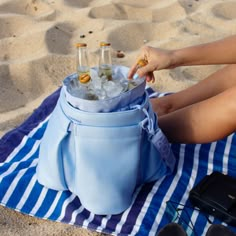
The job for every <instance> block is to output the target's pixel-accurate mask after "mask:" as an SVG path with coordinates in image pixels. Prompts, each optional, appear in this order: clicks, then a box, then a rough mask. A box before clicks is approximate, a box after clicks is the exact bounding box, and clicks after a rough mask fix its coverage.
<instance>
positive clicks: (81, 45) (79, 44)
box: [75, 43, 87, 48]
mask: <svg viewBox="0 0 236 236" xmlns="http://www.w3.org/2000/svg"><path fill="white" fill-rule="evenodd" d="M75 46H76V47H77V48H81V47H87V44H86V43H76V44H75Z"/></svg>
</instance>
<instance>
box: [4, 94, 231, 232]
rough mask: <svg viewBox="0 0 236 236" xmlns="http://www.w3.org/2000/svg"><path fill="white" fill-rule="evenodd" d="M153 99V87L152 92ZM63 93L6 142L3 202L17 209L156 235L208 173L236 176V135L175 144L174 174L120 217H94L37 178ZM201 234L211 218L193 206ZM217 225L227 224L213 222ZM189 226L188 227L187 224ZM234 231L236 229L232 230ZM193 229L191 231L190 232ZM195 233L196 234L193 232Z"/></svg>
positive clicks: (149, 187) (139, 194)
mask: <svg viewBox="0 0 236 236" xmlns="http://www.w3.org/2000/svg"><path fill="white" fill-rule="evenodd" d="M147 91H148V92H149V93H150V95H151V94H152V93H153V91H152V90H151V89H147ZM59 93H60V89H59V90H57V91H56V92H54V93H53V94H52V95H50V96H49V97H48V98H46V99H45V100H44V102H43V103H42V104H41V105H40V106H39V107H38V109H36V110H35V111H34V112H33V113H32V115H31V116H30V117H29V118H28V119H27V120H26V121H25V122H24V123H23V124H22V125H20V126H19V127H17V128H16V129H14V130H12V131H10V132H8V133H7V134H5V135H4V136H3V137H2V138H1V140H0V204H1V205H3V206H6V207H8V208H11V209H15V210H16V211H19V212H22V213H25V214H28V215H31V216H35V217H39V218H43V219H49V220H52V221H59V222H64V223H67V224H72V225H77V226H80V227H83V228H88V229H90V230H94V231H97V232H104V233H108V234H112V235H142V236H143V235H145V236H146V235H150V236H151V235H156V233H157V232H158V231H159V230H160V229H161V228H162V227H163V226H164V225H165V224H167V223H169V222H170V221H171V219H170V217H169V213H168V212H169V211H168V209H167V205H166V202H167V201H173V202H176V203H177V204H178V203H180V204H185V205H188V206H190V203H189V201H188V193H189V191H190V189H191V188H192V187H193V186H194V185H195V184H196V183H197V182H199V181H200V179H202V178H203V177H204V176H205V175H206V174H210V173H211V172H213V171H219V172H222V173H225V174H229V175H231V176H234V177H236V159H235V156H236V135H235V134H232V135H230V136H229V137H227V138H225V139H223V140H220V141H218V142H214V143H209V144H203V145H200V144H197V145H192V144H191V145H186V144H173V145H172V150H173V152H174V154H175V156H176V158H177V165H176V169H175V170H174V173H173V174H172V175H170V176H166V177H164V178H162V179H161V180H159V181H157V182H154V183H150V184H146V185H144V186H142V187H141V188H139V189H137V191H136V197H135V199H134V201H133V204H132V206H131V207H130V208H129V209H127V210H126V211H125V212H124V213H123V214H119V215H104V216H101V215H94V214H92V213H90V212H89V211H87V210H86V209H84V207H83V206H82V205H81V203H80V200H79V199H78V197H76V196H75V195H73V194H72V193H70V192H69V191H54V190H50V189H46V188H44V187H43V186H42V185H40V184H39V183H38V182H37V180H36V177H35V171H36V165H37V162H38V151H39V146H40V142H41V138H42V136H43V133H44V131H45V128H46V126H47V122H48V119H49V117H50V114H51V112H52V110H53V109H54V107H55V105H56V102H57V99H58V96H59ZM187 211H188V215H189V217H187V219H186V216H184V212H182V213H180V214H181V215H182V217H180V219H179V222H180V223H181V221H182V220H181V219H183V218H184V217H185V219H184V220H185V222H186V221H187V222H186V223H187V224H189V223H190V221H191V223H192V224H193V225H194V230H195V235H199V236H200V235H205V232H206V231H207V229H208V227H209V226H210V225H209V223H208V221H207V218H206V217H205V216H204V215H203V214H202V213H199V212H198V211H197V210H194V209H193V208H187ZM211 220H213V222H214V223H221V222H220V221H218V220H217V219H214V218H211ZM187 224H186V225H187ZM230 228H231V229H232V230H233V231H236V228H234V227H230ZM186 230H188V228H186ZM189 234H191V232H190V231H189Z"/></svg>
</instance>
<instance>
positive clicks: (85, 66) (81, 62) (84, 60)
mask: <svg viewBox="0 0 236 236" xmlns="http://www.w3.org/2000/svg"><path fill="white" fill-rule="evenodd" d="M77 71H81V72H84V73H85V72H88V71H89V62H88V52H87V48H86V47H79V48H78V49H77Z"/></svg>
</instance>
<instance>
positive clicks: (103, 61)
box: [98, 42, 112, 80]
mask: <svg viewBox="0 0 236 236" xmlns="http://www.w3.org/2000/svg"><path fill="white" fill-rule="evenodd" d="M98 74H99V76H100V77H104V76H105V77H106V79H107V80H112V60H111V44H110V43H107V42H101V43H100V54H99V73H98Z"/></svg>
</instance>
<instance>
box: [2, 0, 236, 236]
mask: <svg viewBox="0 0 236 236" xmlns="http://www.w3.org/2000/svg"><path fill="white" fill-rule="evenodd" d="M235 9H236V1H234V0H179V1H178V0H145V1H144V0H77V1H76V0H64V1H63V0H1V1H0V52H1V53H0V136H2V135H4V134H5V133H6V132H7V131H9V130H11V129H13V128H14V127H16V126H17V125H19V124H20V123H21V122H23V121H24V120H25V119H26V118H27V117H28V116H29V115H30V114H31V113H32V111H33V110H34V109H35V108H37V107H38V105H39V104H40V103H41V102H42V101H43V99H44V98H46V97H47V96H48V95H49V94H51V93H52V92H53V91H55V90H56V89H57V88H58V87H59V86H60V85H61V83H62V80H63V79H64V77H65V76H67V75H68V74H71V73H74V72H75V46H74V45H75V43H77V42H86V43H87V44H88V47H89V54H90V64H91V66H96V65H97V61H98V46H99V42H100V41H104V40H107V41H109V42H110V43H111V44H112V49H113V62H114V64H120V65H125V66H128V67H129V66H131V64H132V63H133V62H134V60H135V58H136V56H137V54H138V51H139V49H140V47H141V46H142V45H144V44H147V45H150V46H154V47H160V48H166V49H174V48H181V47H185V46H190V45H193V44H197V43H204V42H209V41H212V40H216V39H220V38H223V37H225V36H228V35H232V34H235V33H236V27H235V25H236V11H235ZM117 50H121V51H122V52H123V53H124V55H125V56H124V57H123V58H117V57H116V52H117ZM219 67H220V66H195V67H182V68H176V69H173V70H163V71H160V72H156V73H155V76H156V82H155V84H151V86H153V87H154V88H155V89H157V90H159V91H171V92H176V91H179V90H182V89H184V88H186V87H188V86H191V85H193V84H195V83H197V82H198V81H200V80H202V79H203V78H205V77H206V76H207V75H209V74H210V73H212V72H214V71H215V70H217V69H218V68H219ZM0 233H1V235H8V236H10V235H14V236H16V235H27V236H31V235H39V236H41V235H44V236H46V235H58V236H59V235H63V236H65V235H100V234H99V233H92V232H90V231H88V230H84V229H80V228H78V227H73V226H70V225H65V224H61V223H55V222H50V221H46V220H40V219H36V218H33V217H30V216H25V215H23V214H21V213H18V212H15V211H13V210H9V209H6V208H4V207H0Z"/></svg>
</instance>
